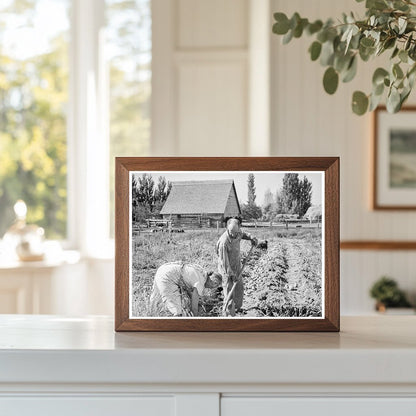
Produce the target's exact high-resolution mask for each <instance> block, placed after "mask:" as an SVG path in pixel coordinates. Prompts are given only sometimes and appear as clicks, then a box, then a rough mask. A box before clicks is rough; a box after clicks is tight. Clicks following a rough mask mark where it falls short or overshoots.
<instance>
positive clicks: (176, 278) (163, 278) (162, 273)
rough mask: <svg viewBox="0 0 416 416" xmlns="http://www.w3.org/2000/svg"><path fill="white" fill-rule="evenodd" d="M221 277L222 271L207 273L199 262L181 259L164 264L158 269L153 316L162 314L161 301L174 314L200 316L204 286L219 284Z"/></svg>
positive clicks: (211, 287)
mask: <svg viewBox="0 0 416 416" xmlns="http://www.w3.org/2000/svg"><path fill="white" fill-rule="evenodd" d="M221 280H222V279H221V276H220V275H219V274H217V273H215V272H209V273H207V272H205V271H204V270H203V269H202V267H200V266H197V265H193V264H184V263H180V262H173V263H165V264H163V265H162V266H160V267H159V268H158V269H157V271H156V275H155V279H154V282H153V290H152V294H151V295H150V310H151V313H152V316H160V314H161V308H160V302H161V303H162V308H163V307H164V308H166V309H167V310H168V312H169V313H170V314H171V315H173V316H198V306H199V297H200V296H202V294H203V292H204V289H205V288H210V289H214V288H216V287H218V286H219V285H220V284H221ZM189 300H190V305H189Z"/></svg>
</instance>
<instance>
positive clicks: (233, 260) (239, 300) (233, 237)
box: [217, 218, 257, 316]
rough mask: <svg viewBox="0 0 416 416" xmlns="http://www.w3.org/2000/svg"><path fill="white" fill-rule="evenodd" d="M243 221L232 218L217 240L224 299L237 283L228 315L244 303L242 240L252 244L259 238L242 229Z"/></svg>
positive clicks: (231, 314) (232, 313) (228, 307)
mask: <svg viewBox="0 0 416 416" xmlns="http://www.w3.org/2000/svg"><path fill="white" fill-rule="evenodd" d="M240 224H241V221H240V220H238V219H236V218H231V219H229V220H228V221H227V228H226V230H225V231H224V233H223V234H222V236H221V237H220V238H219V240H218V242H217V254H218V272H219V273H221V275H222V278H223V280H222V287H223V289H224V301H225V299H227V295H228V292H229V291H230V290H231V288H232V287H233V284H234V282H237V285H236V287H235V289H234V293H233V295H232V296H231V299H230V302H229V303H228V305H227V310H226V314H227V316H235V312H236V310H239V309H240V308H241V306H242V305H243V294H244V286H243V278H242V276H240V274H241V259H240V242H241V240H250V241H251V244H253V245H257V238H255V237H252V236H251V235H250V234H248V233H245V232H243V231H241V229H240Z"/></svg>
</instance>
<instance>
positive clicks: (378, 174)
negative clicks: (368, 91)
mask: <svg viewBox="0 0 416 416" xmlns="http://www.w3.org/2000/svg"><path fill="white" fill-rule="evenodd" d="M415 116H416V107H411V106H407V107H404V108H402V109H401V110H400V112H399V113H396V114H390V113H388V112H387V110H386V107H384V106H380V107H378V108H377V109H376V110H375V111H374V112H373V194H372V196H373V198H372V206H373V209H374V210H390V211H392V210H395V211H406V210H415V209H416V169H413V166H414V163H413V162H415V163H416V123H415V122H414V120H415V119H416V118H415ZM413 157H414V159H412V158H413Z"/></svg>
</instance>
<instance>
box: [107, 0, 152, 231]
mask: <svg viewBox="0 0 416 416" xmlns="http://www.w3.org/2000/svg"><path fill="white" fill-rule="evenodd" d="M150 3H151V2H150V0H106V4H107V10H106V12H107V13H106V17H107V57H108V64H109V71H110V74H109V76H110V208H111V209H110V211H111V212H110V214H111V215H110V218H111V223H110V229H111V234H112V235H113V233H114V230H113V224H114V157H115V156H146V155H147V154H148V153H149V143H150V96H151V57H152V54H151V48H152V40H151V39H152V29H151V4H150Z"/></svg>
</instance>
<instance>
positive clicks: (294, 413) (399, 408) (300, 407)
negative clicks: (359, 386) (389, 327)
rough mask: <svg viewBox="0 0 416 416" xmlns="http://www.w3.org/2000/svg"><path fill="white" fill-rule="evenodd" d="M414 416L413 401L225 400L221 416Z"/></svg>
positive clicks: (353, 399) (396, 399) (407, 399)
mask: <svg viewBox="0 0 416 416" xmlns="http://www.w3.org/2000/svg"><path fill="white" fill-rule="evenodd" d="M395 414H396V415H400V416H414V415H415V414H416V398H411V399H410V398H400V399H399V398H389V399H385V398H368V397H366V398H354V397H350V398H329V397H326V398H301V397H296V398H282V397H279V398H276V397H238V398H237V397H224V398H223V399H222V400H221V416H253V415H261V416H277V415H291V416H304V415H308V416H334V415H336V416H351V415H359V416H361V415H365V416H391V415H395Z"/></svg>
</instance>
